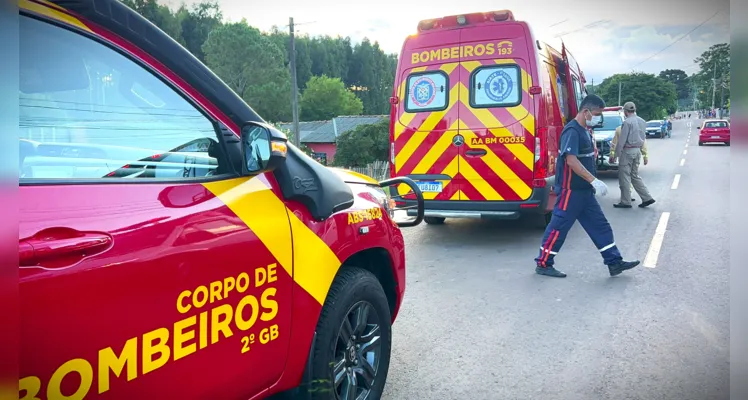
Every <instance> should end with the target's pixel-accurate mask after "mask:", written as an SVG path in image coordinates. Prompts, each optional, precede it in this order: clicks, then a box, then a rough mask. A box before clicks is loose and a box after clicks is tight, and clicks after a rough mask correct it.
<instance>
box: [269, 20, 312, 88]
mask: <svg viewBox="0 0 748 400" xmlns="http://www.w3.org/2000/svg"><path fill="white" fill-rule="evenodd" d="M268 38H270V40H272V41H273V43H275V45H276V46H278V47H279V48H281V49H283V55H284V60H285V61H284V62H285V65H286V66H288V65H289V64H290V62H291V61H290V60H289V56H290V54H291V36H290V35H289V33H288V32H284V31H281V30H280V29H279V28H278V27H277V26H274V27H273V28H272V29H271V30H270V34H269V35H268ZM294 47H295V48H296V82H297V83H298V85H299V90H304V88H305V87H306V83H307V82H308V81H309V79H310V78H311V77H312V57H311V55H310V54H309V39H308V38H306V37H304V36H299V35H298V34H297V35H296V36H295V37H294Z"/></svg>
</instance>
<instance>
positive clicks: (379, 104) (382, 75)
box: [348, 38, 397, 114]
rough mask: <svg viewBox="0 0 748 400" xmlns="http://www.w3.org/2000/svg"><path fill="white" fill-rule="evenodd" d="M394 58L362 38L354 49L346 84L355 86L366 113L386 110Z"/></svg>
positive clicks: (395, 65) (393, 79) (375, 44)
mask: <svg viewBox="0 0 748 400" xmlns="http://www.w3.org/2000/svg"><path fill="white" fill-rule="evenodd" d="M396 67H397V58H394V57H389V56H387V55H386V54H384V52H383V51H382V50H381V49H380V48H379V43H376V42H375V43H374V44H373V45H372V44H371V42H370V41H369V39H366V38H364V40H362V41H361V43H360V44H358V45H356V47H355V48H354V49H353V56H352V59H351V63H350V68H349V70H348V81H349V84H350V85H352V86H354V87H355V88H356V89H357V94H358V97H359V98H360V99H361V100H362V102H363V104H364V112H365V113H366V114H385V113H387V111H389V108H390V104H389V102H388V101H387V99H388V98H389V96H390V94H391V93H392V86H393V84H394V81H395V69H396Z"/></svg>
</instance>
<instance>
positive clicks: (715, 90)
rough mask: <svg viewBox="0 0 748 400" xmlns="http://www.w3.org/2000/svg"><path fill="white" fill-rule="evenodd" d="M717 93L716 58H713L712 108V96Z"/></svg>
mask: <svg viewBox="0 0 748 400" xmlns="http://www.w3.org/2000/svg"><path fill="white" fill-rule="evenodd" d="M716 94H717V60H714V76H713V77H712V110H714V97H715V96H716Z"/></svg>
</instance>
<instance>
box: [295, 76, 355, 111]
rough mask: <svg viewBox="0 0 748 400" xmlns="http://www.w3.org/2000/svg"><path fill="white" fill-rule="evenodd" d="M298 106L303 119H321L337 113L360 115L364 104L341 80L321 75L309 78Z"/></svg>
mask: <svg viewBox="0 0 748 400" xmlns="http://www.w3.org/2000/svg"><path fill="white" fill-rule="evenodd" d="M300 108H301V118H302V119H303V120H305V121H323V120H328V119H331V118H334V117H337V116H339V115H360V114H361V113H362V112H363V109H364V106H363V104H362V103H361V100H360V99H359V98H357V97H356V95H355V94H354V93H353V92H351V91H350V90H348V89H346V88H345V84H344V83H343V81H342V80H340V79H339V78H330V77H327V76H324V75H323V76H315V77H313V78H312V79H310V80H309V82H308V83H307V85H306V90H304V93H302V95H301V101H300Z"/></svg>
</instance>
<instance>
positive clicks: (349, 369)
mask: <svg viewBox="0 0 748 400" xmlns="http://www.w3.org/2000/svg"><path fill="white" fill-rule="evenodd" d="M391 321H392V318H391V314H390V308H389V304H388V303H387V296H386V295H385V293H384V289H382V285H381V284H380V283H379V281H378V280H377V278H376V277H375V276H374V275H373V274H372V273H371V272H369V271H366V270H364V269H361V268H357V267H344V268H343V269H342V270H341V271H340V273H339V274H338V276H337V277H336V278H335V280H334V281H333V284H332V288H330V292H329V294H328V296H327V299H326V300H325V304H324V305H323V307H322V313H321V314H320V318H319V322H318V323H317V340H316V342H315V347H314V353H313V357H314V359H313V360H312V363H311V368H312V371H311V374H310V376H311V382H312V386H311V397H312V398H313V399H315V400H322V399H325V400H327V399H335V400H346V399H378V398H380V397H381V396H382V392H383V391H384V384H385V381H386V379H387V370H388V369H389V366H390V350H391V341H392V327H391Z"/></svg>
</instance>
